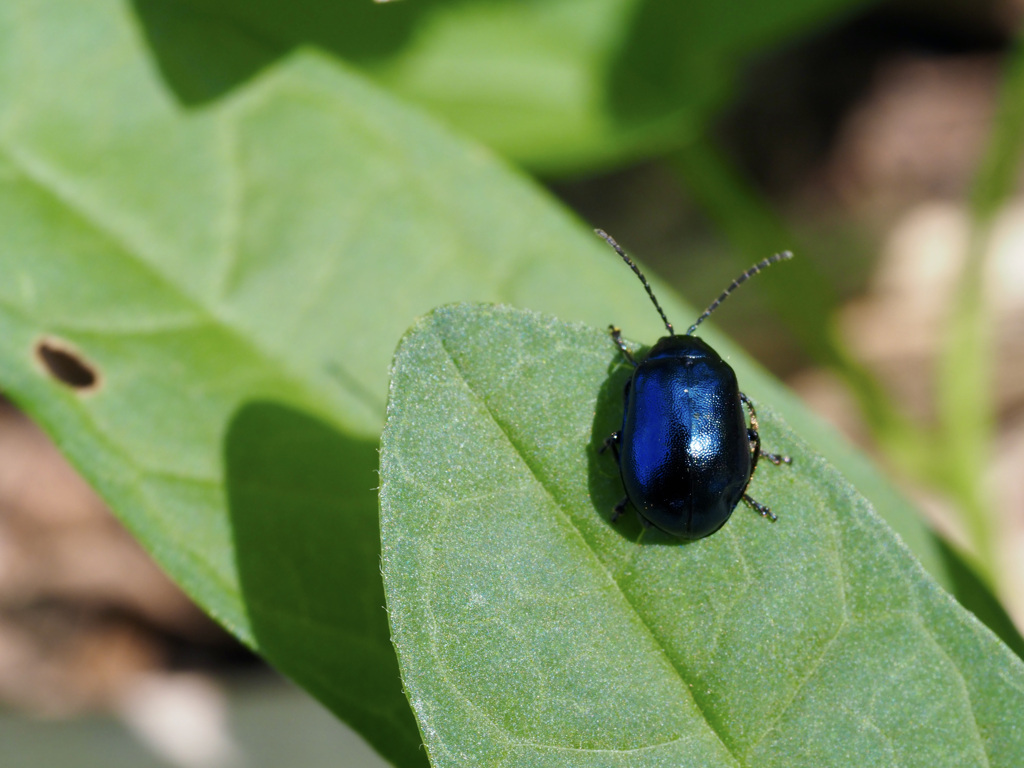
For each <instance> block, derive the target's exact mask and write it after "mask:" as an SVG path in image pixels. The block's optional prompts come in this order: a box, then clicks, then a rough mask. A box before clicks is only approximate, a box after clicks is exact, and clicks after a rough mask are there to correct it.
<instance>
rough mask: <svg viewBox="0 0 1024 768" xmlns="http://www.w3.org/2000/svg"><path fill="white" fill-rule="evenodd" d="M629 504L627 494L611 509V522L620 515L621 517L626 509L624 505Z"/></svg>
mask: <svg viewBox="0 0 1024 768" xmlns="http://www.w3.org/2000/svg"><path fill="white" fill-rule="evenodd" d="M627 504H629V497H628V496H627V497H626V498H624V499H623V500H622V501H620V502H619V503H618V504H616V505H615V508H614V509H612V522H613V523H614V522H615V521H616V520H618V519H619V518H620V517H622V513H623V511H624V510H625V509H626V505H627Z"/></svg>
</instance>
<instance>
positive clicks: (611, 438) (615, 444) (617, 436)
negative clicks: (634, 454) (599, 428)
mask: <svg viewBox="0 0 1024 768" xmlns="http://www.w3.org/2000/svg"><path fill="white" fill-rule="evenodd" d="M620 442H622V433H621V432H612V433H611V434H610V435H608V439H607V440H605V441H604V443H603V444H602V445H601V447H600V448H599V449H598V451H597V452H598V453H604V452H605V451H607V450H608V449H609V448H611V449H612V456H614V457H615V460H616V461H618V460H619V443H620Z"/></svg>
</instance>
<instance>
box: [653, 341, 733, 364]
mask: <svg viewBox="0 0 1024 768" xmlns="http://www.w3.org/2000/svg"><path fill="white" fill-rule="evenodd" d="M672 359H675V360H681V359H687V360H708V361H716V360H721V359H722V358H721V357H720V356H719V354H718V353H717V352H715V350H713V349H712V348H711V347H709V346H708V345H707V343H706V342H705V341H703V340H702V339H699V338H697V337H696V336H689V335H686V334H678V335H675V336H662V337H661V338H660V339H658V343H657V344H655V345H654V346H653V347H651V351H650V352H648V353H647V356H646V357H645V358H644V360H672Z"/></svg>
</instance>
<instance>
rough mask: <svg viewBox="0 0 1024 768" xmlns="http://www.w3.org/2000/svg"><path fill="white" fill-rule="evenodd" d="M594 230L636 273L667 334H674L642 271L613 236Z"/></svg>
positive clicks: (600, 230)
mask: <svg viewBox="0 0 1024 768" xmlns="http://www.w3.org/2000/svg"><path fill="white" fill-rule="evenodd" d="M594 232H596V233H597V234H598V235H599V236H600V237H603V238H604V239H605V241H607V243H608V245H610V246H611V247H612V248H614V249H615V252H616V253H617V254H619V256H621V257H622V260H623V261H624V262H626V263H627V264H628V265H629V268H630V269H632V270H633V272H635V273H636V276H637V277H639V278H640V282H641V283H643V284H644V288H646V289H647V295H648V296H650V297H651V301H652V302H653V303H654V308H655V309H656V310H658V314H659V315H661V319H662V321H663V322H664V323H665V327H666V328H668V335H669V336H675V335H676V331H675V329H674V328H673V327H672V323H670V322H669V321H668V318H667V317H665V312H664V310H662V308H661V304H659V303H658V300H657V299H656V298H654V291H652V290H651V284H650V283H648V282H647V278H646V277H644V273H643V272H641V271H640V267H638V266H637V265H636V264H634V263H633V260H632V259H630V258H629V256H627V255H626V252H625V251H624V250H622V246H621V245H619V244H618V243H616V242H615V238H613V237H612V236H611V235H609V234H608V233H607V232H605V231H604V230H603V229H595V230H594Z"/></svg>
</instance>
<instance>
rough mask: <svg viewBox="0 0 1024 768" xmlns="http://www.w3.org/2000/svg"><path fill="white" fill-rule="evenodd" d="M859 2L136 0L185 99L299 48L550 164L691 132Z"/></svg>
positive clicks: (509, 151) (578, 164)
mask: <svg viewBox="0 0 1024 768" xmlns="http://www.w3.org/2000/svg"><path fill="white" fill-rule="evenodd" d="M864 4H865V0H797V1H796V2H794V0H741V1H740V0H734V2H730V3H715V2H708V1H707V0H704V1H702V2H686V3H678V2H672V1H671V0H499V1H498V2H495V0H470V1H466V0H460V1H459V2H455V1H454V0H412V1H411V2H405V1H404V0H403V1H402V2H392V3H386V4H385V3H378V4H374V3H372V2H369V0H367V2H362V3H359V2H342V1H340V0H333V1H332V0H292V1H291V2H287V3H286V2H279V1H276V0H262V1H261V2H253V1H252V0H135V1H134V5H135V8H136V9H137V11H138V15H139V19H140V20H141V21H142V23H143V29H144V30H145V33H146V35H147V37H148V38H149V40H150V42H151V45H152V47H153V51H154V53H155V54H156V55H157V57H158V58H157V60H158V62H159V64H160V66H161V68H162V70H163V72H164V73H165V75H166V77H167V79H168V81H169V82H170V83H171V85H172V86H173V87H174V89H175V92H176V93H177V94H178V95H179V97H180V98H182V99H184V100H185V101H187V102H190V103H196V102H198V103H202V102H205V101H207V100H209V99H213V98H217V97H220V96H222V95H223V94H225V93H227V92H229V91H230V90H231V89H233V88H236V87H237V86H239V85H240V84H241V83H244V82H245V81H246V80H247V79H248V78H250V77H252V76H253V75H254V73H256V72H259V71H260V70H261V69H263V68H265V67H268V66H271V65H272V64H273V63H274V62H275V61H276V60H278V59H279V58H281V57H282V56H285V55H287V54H288V53H289V52H291V51H294V50H295V49H296V48H298V47H301V46H308V45H315V46H317V47H319V48H320V49H322V50H324V51H328V52H330V53H332V54H334V55H336V56H338V57H339V58H341V59H344V60H346V61H348V62H351V63H352V64H354V65H356V66H358V67H360V68H361V69H362V70H363V71H364V72H365V73H366V74H368V75H370V76H371V77H373V78H374V79H376V80H377V81H378V82H379V83H381V84H382V85H385V86H386V87H388V88H389V89H391V90H392V91H394V92H395V93H397V94H399V95H401V96H402V97H404V98H407V99H409V100H410V101H413V102H415V103H418V104H420V105H422V106H424V107H426V108H428V109H430V110H431V111H432V112H434V113H435V114H437V115H439V116H441V117H442V118H443V119H445V120H446V121H447V122H449V123H450V124H452V125H454V126H456V127H457V128H458V129H459V130H461V131H463V132H465V133H468V134H470V135H473V136H476V137H477V138H478V139H480V140H481V141H483V142H484V143H485V144H487V145H489V146H491V147H494V148H495V149H497V150H498V151H499V152H501V153H502V154H504V155H506V156H508V157H511V158H513V159H515V160H517V161H519V162H521V163H524V164H526V165H529V166H530V167H532V168H534V169H536V170H541V171H546V172H565V171H576V172H578V171H581V170H592V169H593V168H594V167H596V166H599V165H605V164H611V163H621V162H623V160H628V159H633V158H637V157H641V156H649V155H651V154H654V153H657V152H660V151H664V150H666V149H669V148H672V147H676V146H679V145H680V144H681V143H684V142H688V141H691V140H693V139H694V138H696V136H697V135H698V134H699V132H700V130H701V128H702V126H703V125H704V124H705V123H706V122H707V121H708V120H709V119H710V118H711V117H712V116H713V114H714V111H715V110H716V109H718V108H720V107H721V106H722V104H723V103H724V102H725V100H726V99H727V98H728V96H729V94H730V91H731V87H732V78H733V76H734V73H735V72H736V70H737V68H738V67H739V66H740V64H741V63H742V61H743V57H744V56H747V55H749V54H751V53H753V52H754V51H757V50H759V49H762V48H764V47H766V46H768V45H769V44H771V43H777V42H779V41H781V40H783V39H785V38H787V37H789V36H791V35H793V34H794V33H796V32H798V31H801V30H804V29H807V28H809V27H810V26H811V25H812V24H814V23H816V22H820V21H822V20H824V19H826V18H828V17H829V16H832V15H835V14H837V13H841V12H843V11H846V10H847V9H850V8H854V7H857V6H860V5H864Z"/></svg>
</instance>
